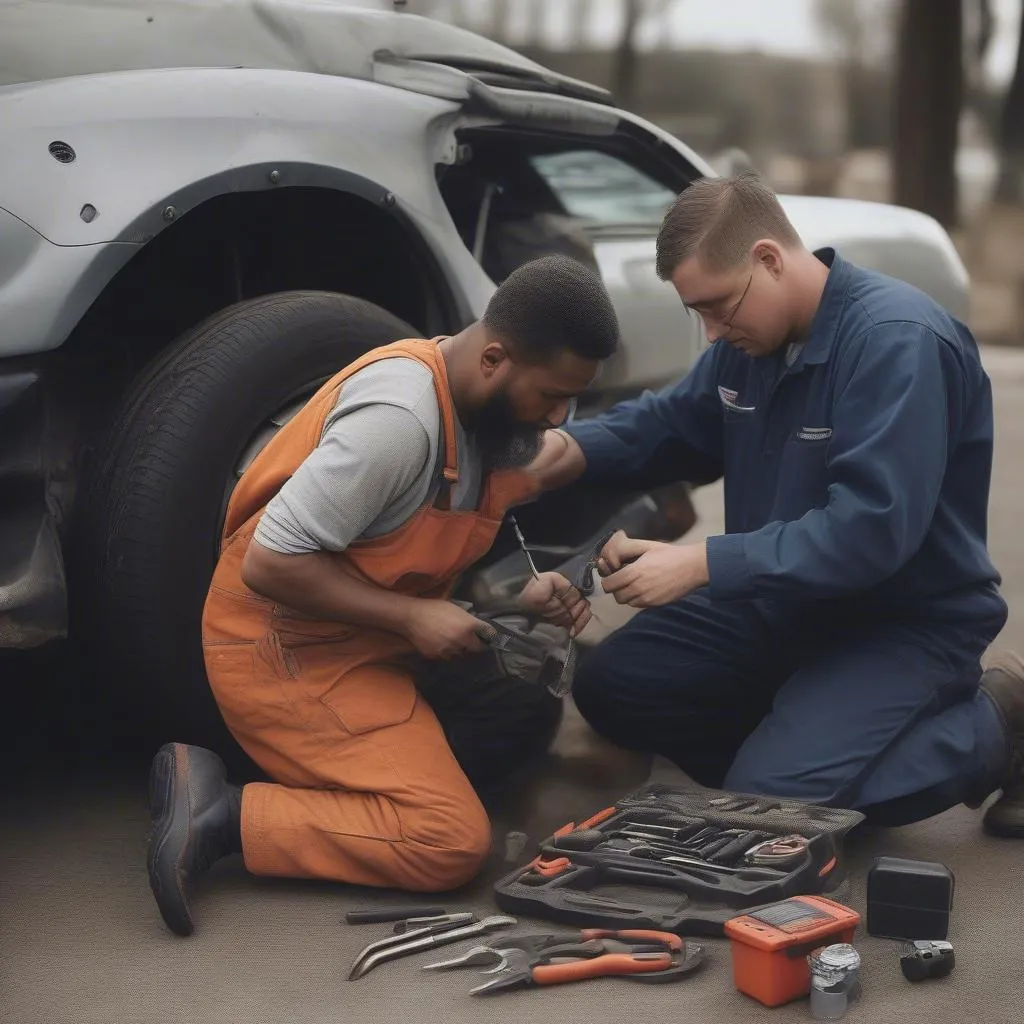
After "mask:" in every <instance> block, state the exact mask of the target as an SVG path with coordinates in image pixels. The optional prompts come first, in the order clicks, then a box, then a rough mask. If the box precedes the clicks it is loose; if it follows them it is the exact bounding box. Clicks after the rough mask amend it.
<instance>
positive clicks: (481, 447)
mask: <svg viewBox="0 0 1024 1024" xmlns="http://www.w3.org/2000/svg"><path fill="white" fill-rule="evenodd" d="M465 427H466V429H467V430H470V431H472V433H473V437H474V439H475V440H476V444H477V450H478V451H479V453H480V461H481V462H482V464H483V468H484V469H485V470H486V471H488V472H490V471H491V470H495V469H518V468H519V467H521V466H525V465H527V463H529V462H532V461H533V459H534V458H535V456H536V455H537V453H538V452H539V451H540V446H541V443H542V442H543V440H544V431H545V430H546V429H547V426H546V425H545V426H540V425H537V424H533V423H529V424H527V423H523V422H521V421H520V420H518V419H516V415H515V412H514V410H513V409H512V403H511V402H510V401H509V399H508V395H507V394H506V393H505V392H504V391H499V392H497V393H496V394H494V395H492V396H491V397H490V398H489V399H488V400H487V402H486V403H485V404H484V405H482V406H481V407H480V408H479V409H478V410H477V411H476V412H475V413H474V415H473V416H472V418H471V420H470V422H469V423H466V424H465Z"/></svg>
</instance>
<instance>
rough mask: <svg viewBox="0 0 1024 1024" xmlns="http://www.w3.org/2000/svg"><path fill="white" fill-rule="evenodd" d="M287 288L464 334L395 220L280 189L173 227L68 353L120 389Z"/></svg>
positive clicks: (371, 209) (314, 192) (432, 266)
mask: <svg viewBox="0 0 1024 1024" xmlns="http://www.w3.org/2000/svg"><path fill="white" fill-rule="evenodd" d="M291 289H310V290H324V291H334V292H342V293H345V294H348V295H355V296H358V297H360V298H363V299H367V300H368V301H370V302H373V303H376V304H377V305H379V306H381V307H383V308H384V309H386V310H388V311H389V312H391V313H393V314H395V315H396V316H398V317H401V318H402V319H403V320H405V321H406V322H407V323H409V324H412V325H413V326H414V327H416V328H417V330H418V331H420V332H422V333H423V334H426V335H427V336H431V335H433V334H441V333H446V332H448V331H452V330H456V329H458V328H460V327H462V326H463V324H462V323H461V322H460V320H459V315H458V311H457V308H456V304H455V300H454V298H453V296H452V294H451V290H450V289H449V288H448V287H447V284H446V282H445V281H444V279H443V277H442V275H441V272H440V270H439V269H438V267H437V265H436V263H435V261H434V259H433V257H432V255H431V254H430V253H429V251H428V250H427V248H426V246H425V244H424V243H423V241H422V239H420V238H419V236H418V235H417V234H416V232H415V230H414V229H411V228H409V227H407V226H406V225H404V224H403V223H402V222H401V221H400V220H399V218H398V217H397V216H396V215H395V214H394V212H393V211H389V210H384V209H382V208H381V207H380V206H379V205H377V204H375V203H373V202H370V201H369V200H366V199H363V198H360V197H359V196H355V195H352V194H349V193H345V192H338V191H332V190H329V189H321V188H284V189H281V190H279V191H268V192H260V193H231V194H228V195H222V196H217V197H215V198H213V199H210V200H207V201H206V202H205V203H202V204H201V205H200V206H198V207H196V208H195V209H194V210H192V211H191V212H190V213H189V214H188V215H187V216H185V217H183V218H182V219H181V220H180V221H179V222H178V223H176V224H174V225H172V226H171V227H169V228H167V229H166V230H165V231H163V232H162V233H161V234H160V235H159V236H158V237H157V238H155V239H154V240H153V241H152V242H150V243H149V244H148V245H146V246H145V247H144V248H143V249H142V250H141V251H140V252H139V253H138V254H137V255H136V256H134V257H133V258H132V259H131V260H130V261H129V263H128V264H127V265H126V266H125V267H124V268H123V269H122V270H121V271H120V273H119V274H118V275H117V276H116V277H115V278H114V279H113V280H112V281H111V282H110V284H109V285H108V286H107V288H106V289H105V290H104V291H103V293H102V294H101V295H100V296H99V298H98V299H97V300H96V301H95V302H94V303H93V305H92V306H91V307H90V309H89V311H88V312H87V313H86V315H85V317H84V318H83V319H82V321H81V322H80V323H79V324H78V326H77V327H76V328H75V330H74V332H73V333H72V335H71V336H70V337H69V339H68V340H67V342H66V343H65V344H64V346H63V347H62V349H61V353H62V354H63V356H64V358H65V359H67V360H69V361H70V362H71V363H73V364H74V365H76V367H77V368H78V370H79V372H80V371H81V370H82V369H83V368H84V367H85V366H89V365H92V366H95V367H97V368H98V369H101V370H102V375H103V377H104V378H105V379H106V382H107V383H111V376H113V377H116V378H117V379H119V380H120V381H121V386H122V387H123V386H124V384H125V381H126V380H130V379H131V378H132V377H134V375H135V374H136V373H138V372H139V370H141V368H142V367H143V366H144V365H145V364H147V363H148V362H149V361H150V360H151V359H152V358H153V356H155V355H156V354H157V353H158V352H160V351H161V350H162V349H163V348H165V347H166V346H167V345H168V344H170V342H172V341H173V340H174V339H175V338H177V337H178V336H179V335H181V334H182V333H183V332H184V331H186V330H188V329H189V328H190V327H192V326H194V325H195V324H197V323H199V322H200V321H201V320H203V319H204V318H205V317H207V316H209V315H210V314H212V313H214V312H216V311H217V310H219V309H223V308H224V307H225V306H228V305H231V304H232V303H235V302H239V301H241V300H243V299H250V298H255V297H257V296H259V295H266V294H269V293H271V292H279V291H288V290H291ZM112 371H113V374H112Z"/></svg>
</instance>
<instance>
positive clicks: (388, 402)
mask: <svg viewBox="0 0 1024 1024" xmlns="http://www.w3.org/2000/svg"><path fill="white" fill-rule="evenodd" d="M455 434H456V445H457V455H458V464H459V481H458V483H457V484H456V485H455V486H454V487H453V488H452V508H453V509H474V508H476V507H477V504H478V503H479V500H480V484H481V479H482V475H483V474H482V468H481V463H480V458H479V455H478V452H477V449H476V445H475V443H474V440H473V437H472V435H470V434H467V433H466V432H465V431H464V430H463V429H462V425H461V424H460V423H459V420H458V417H456V419H455ZM443 468H444V446H443V434H442V426H441V410H440V408H439V406H438V403H437V393H436V392H435V390H434V378H433V376H432V374H431V373H430V371H429V370H428V369H427V368H426V367H425V366H423V364H422V363H419V362H417V361H416V360H415V359H405V358H395V359H384V360H381V361H379V362H376V363H371V364H370V365H369V366H367V367H364V368H363V369H362V370H359V371H358V372H357V373H355V374H353V375H352V376H351V377H349V379H348V380H346V381H345V383H344V384H343V385H342V388H341V391H340V393H339V395H338V401H337V403H336V404H335V406H334V409H333V410H332V411H331V413H330V415H329V416H328V417H327V420H326V422H325V423H324V429H323V433H322V434H321V436H320V443H319V444H318V445H317V447H316V448H315V449H314V450H313V451H312V452H311V453H310V455H309V456H308V457H307V458H306V460H305V461H304V462H303V463H302V465H301V466H299V468H298V469H297V470H296V471H295V474H294V476H292V477H291V479H290V480H288V482H287V483H286V484H285V485H284V486H283V487H282V488H281V490H280V491H279V492H278V493H277V494H276V495H275V496H274V497H273V498H272V499H271V500H270V502H269V503H268V505H267V507H266V509H265V511H264V513H263V515H262V517H261V518H260V521H259V523H258V525H257V527H256V534H255V539H256V540H257V541H258V542H259V543H260V544H261V545H263V546H264V547H266V548H270V549H271V550H272V551H278V552H281V553H282V554H286V555H302V554H308V553H310V552H314V551H343V550H344V549H345V548H347V547H348V546H349V544H351V543H352V542H353V541H354V540H357V539H359V538H364V537H365V538H370V537H380V536H382V535H383V534H386V533H390V532H391V531H392V530H395V529H397V528H398V527H399V526H401V525H402V524H403V523H404V522H406V520H408V519H409V517H410V516H412V514H413V513H414V512H416V511H417V509H419V508H421V507H422V506H423V505H426V504H429V503H432V502H433V501H434V499H435V498H436V496H437V490H438V487H439V486H440V481H441V474H442V470H443Z"/></svg>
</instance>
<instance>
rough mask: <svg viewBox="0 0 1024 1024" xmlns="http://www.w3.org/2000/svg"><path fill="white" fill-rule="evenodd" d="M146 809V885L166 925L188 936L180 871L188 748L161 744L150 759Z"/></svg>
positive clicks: (187, 825) (186, 828)
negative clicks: (148, 829) (148, 827)
mask: <svg viewBox="0 0 1024 1024" xmlns="http://www.w3.org/2000/svg"><path fill="white" fill-rule="evenodd" d="M149 812H150V817H151V818H152V821H153V826H152V831H151V834H150V843H149V850H148V854H147V868H148V870H149V886H150V888H151V889H152V890H153V896H154V897H155V899H156V905H157V907H158V908H159V910H160V916H161V917H162V918H163V919H164V923H165V924H166V925H167V927H168V928H170V929H171V931H172V932H175V933H176V934H178V935H191V934H192V931H193V929H194V925H193V923H192V915H191V914H190V913H189V908H188V899H187V896H186V894H185V888H184V882H185V879H184V873H183V872H182V870H181V862H182V859H183V856H184V852H185V848H186V846H187V845H188V840H189V835H190V832H191V811H190V809H189V801H188V748H187V747H186V746H185V745H184V744H182V743H167V744H164V746H162V747H161V748H160V749H159V750H158V751H157V754H156V756H155V757H154V758H153V764H152V766H151V768H150V772H149Z"/></svg>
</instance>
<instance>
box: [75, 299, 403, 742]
mask: <svg viewBox="0 0 1024 1024" xmlns="http://www.w3.org/2000/svg"><path fill="white" fill-rule="evenodd" d="M415 335H416V331H415V329H414V328H412V327H410V326H409V325H408V324H406V323H404V322H403V321H402V320H399V319H398V318H397V317H394V316H392V315H391V314H390V313H388V312H387V311H386V310H383V309H381V308H380V307H378V306H375V305H372V304H371V303H369V302H364V301H363V300H361V299H356V298H352V297H350V296H346V295H336V294H332V293H327V292H284V293H280V294H275V295H269V296H265V297H262V298H259V299H254V300H251V301H248V302H243V303H240V304H238V305H235V306H231V307H229V308H227V309H224V310H221V311H220V312H219V313H217V314H215V315H214V316H213V317H211V318H210V319H208V320H206V321H205V322H204V323H202V324H200V325H199V326H198V327H196V328H194V329H193V330H191V331H190V332H188V333H187V334H186V335H185V336H183V337H182V338H180V339H179V340H178V341H177V342H175V343H174V344H173V345H172V346H171V347H170V348H169V349H168V350H167V351H166V352H164V353H163V354H162V355H161V356H160V358H159V359H157V360H156V361H155V362H154V364H153V365H151V366H150V367H149V368H147V370H146V371H145V372H144V373H143V375H142V376H141V378H140V379H139V380H138V381H137V382H136V383H135V385H134V386H133V387H132V388H131V389H130V391H129V393H128V395H127V396H126V399H125V401H124V404H123V406H122V408H121V410H120V412H119V414H118V415H117V417H116V418H115V421H114V423H113V425H112V428H111V430H110V434H109V438H108V440H107V443H106V445H105V447H104V449H103V451H102V452H101V456H100V462H99V465H98V468H97V471H96V473H95V475H94V477H93V480H92V483H91V486H90V490H89V494H88V496H87V499H86V502H85V511H84V515H83V521H82V527H81V529H80V531H79V534H78V536H79V547H80V550H79V564H80V565H81V567H82V568H81V576H80V578H79V579H77V580H72V595H73V598H72V599H73V605H74V607H76V608H77V609H78V611H77V613H76V615H75V622H76V625H77V626H78V629H77V632H78V633H79V637H78V638H79V639H80V641H81V643H82V645H83V646H84V647H85V649H86V652H87V656H88V659H89V662H90V668H91V673H90V674H92V675H93V677H94V679H95V681H96V685H97V686H98V687H99V688H100V690H101V691H102V693H101V697H102V698H103V700H104V703H105V704H106V705H107V706H108V707H109V708H110V709H111V711H110V714H111V715H112V716H113V717H114V719H115V720H114V721H112V722H111V725H112V726H113V727H114V732H115V735H117V736H118V737H122V738H123V737H128V736H133V737H136V738H138V739H139V740H141V741H144V742H145V743H147V744H159V743H162V742H164V741H168V740H176V741H182V742H187V743H199V744H203V745H212V746H217V747H220V748H221V749H224V748H225V745H226V743H227V731H226V729H225V728H224V726H223V722H222V720H221V717H220V714H219V712H218V710H217V707H216V704H215V702H214V700H213V697H212V694H211V693H210V690H209V684H208V683H207V680H206V673H205V670H204V667H203V656H202V649H201V645H200V618H201V615H202V606H203V602H204V600H205V597H206V591H207V588H208V586H209V581H210V577H211V574H212V572H213V567H214V564H215V560H216V550H217V543H218V538H219V534H220V530H221V524H222V521H223V514H224V509H225V506H226V501H227V496H228V494H229V493H230V486H231V484H230V481H233V480H234V472H235V469H236V467H237V465H238V462H239V459H240V458H241V456H242V453H243V451H245V450H246V449H247V447H248V444H249V442H250V441H251V439H252V438H253V437H254V435H256V434H257V433H258V431H259V428H260V426H261V424H266V423H267V421H268V420H269V419H270V418H271V417H272V416H273V414H274V413H275V412H276V411H278V410H280V409H281V408H282V406H284V405H285V404H286V403H288V402H289V401H292V400H294V399H295V398H296V396H301V395H303V394H306V393H310V392H311V391H312V390H313V388H314V387H315V386H316V385H317V384H319V383H320V382H321V381H323V380H325V379H326V378H327V377H329V376H331V375H332V374H334V373H336V372H337V371H338V370H339V369H340V368H341V367H343V366H345V365H346V364H347V363H349V362H351V361H352V360H353V359H354V358H356V357H357V356H359V355H360V354H362V353H363V352H365V351H367V350H369V349H371V348H374V347H375V346H377V345H382V344H386V343H388V342H390V341H394V340H396V339H398V338H403V337H412V336H415ZM266 439H267V438H265V439H264V440H266ZM228 746H229V747H230V744H228Z"/></svg>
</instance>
